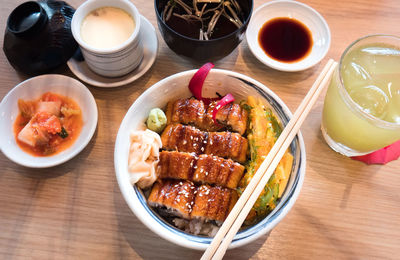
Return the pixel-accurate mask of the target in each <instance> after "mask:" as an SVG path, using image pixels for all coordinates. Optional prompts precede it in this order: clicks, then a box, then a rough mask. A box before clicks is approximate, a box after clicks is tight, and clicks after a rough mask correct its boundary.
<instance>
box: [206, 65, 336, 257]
mask: <svg viewBox="0 0 400 260" xmlns="http://www.w3.org/2000/svg"><path fill="white" fill-rule="evenodd" d="M336 65H337V63H336V62H334V61H333V60H332V59H330V60H329V61H328V62H327V64H326V65H325V67H324V69H323V70H322V72H321V73H320V75H319V76H318V78H317V79H316V81H315V82H314V84H313V86H312V87H311V89H310V91H309V92H308V93H307V95H306V96H305V98H304V99H303V101H302V103H301V104H300V106H299V107H298V108H297V110H296V112H295V114H294V115H293V117H292V118H291V119H290V121H289V123H288V124H287V125H286V127H285V128H284V130H283V132H282V133H281V135H280V136H279V138H278V140H277V141H276V143H275V144H274V146H273V147H272V149H271V151H270V152H269V154H268V155H267V157H266V158H265V159H264V161H263V163H262V164H261V165H260V167H259V169H258V170H257V172H256V174H255V175H254V176H253V178H252V180H251V181H250V183H249V184H248V185H247V187H246V189H245V190H244V192H243V193H242V195H241V196H240V198H239V200H238V201H237V202H236V204H235V206H234V207H233V209H232V211H231V212H230V213H229V215H228V217H227V218H226V220H225V221H224V223H223V224H222V226H221V228H220V229H219V231H218V232H217V234H216V236H215V237H214V239H213V241H212V242H211V244H210V246H209V247H208V248H207V250H206V251H205V252H204V254H203V256H202V257H201V259H202V260H205V259H222V257H223V256H224V254H225V252H226V250H227V248H228V246H229V244H230V243H231V241H232V239H233V237H234V236H235V234H236V233H237V232H238V230H239V228H240V227H241V225H242V223H243V221H244V220H245V219H246V217H247V215H248V213H249V212H250V210H251V208H252V207H253V205H254V203H255V202H256V200H257V198H258V196H259V195H260V193H261V192H262V190H263V189H264V187H265V185H266V184H267V183H268V180H269V178H270V177H271V175H272V174H273V172H274V171H275V168H276V167H277V166H278V164H279V161H280V160H281V158H282V156H283V155H284V153H285V151H286V149H287V148H288V147H289V145H290V143H291V142H292V140H293V138H294V137H295V136H296V135H297V132H298V131H299V129H300V126H301V125H302V123H303V122H304V120H305V118H306V116H307V115H308V113H309V112H310V110H311V108H312V106H313V105H314V104H315V102H316V100H317V98H318V96H319V95H320V93H321V91H322V89H323V88H324V86H325V85H327V83H328V80H329V79H330V76H331V75H332V73H333V70H334V69H335V67H336ZM221 242H222V243H221Z"/></svg>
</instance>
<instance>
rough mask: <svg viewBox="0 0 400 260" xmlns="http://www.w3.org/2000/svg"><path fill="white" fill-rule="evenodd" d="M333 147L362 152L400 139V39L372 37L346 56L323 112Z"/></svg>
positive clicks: (324, 130)
mask: <svg viewBox="0 0 400 260" xmlns="http://www.w3.org/2000/svg"><path fill="white" fill-rule="evenodd" d="M321 130H322V134H323V136H324V138H325V140H326V142H327V143H328V145H329V146H330V147H331V148H332V149H333V150H335V151H337V152H339V153H341V154H343V155H346V156H359V155H364V154H368V153H371V152H373V151H375V150H378V149H380V148H383V147H385V146H387V145H390V144H392V143H394V142H396V141H397V140H400V38H399V37H396V36H390V35H370V36H366V37H363V38H361V39H358V40H356V41H355V42H353V43H352V44H351V45H350V46H349V47H348V48H347V49H346V50H345V52H344V53H343V54H342V57H341V58H340V63H339V65H338V67H337V68H336V71H335V72H334V74H333V76H332V78H331V82H330V84H329V87H328V90H327V93H326V96H325V101H324V109H323V114H322V124H321Z"/></svg>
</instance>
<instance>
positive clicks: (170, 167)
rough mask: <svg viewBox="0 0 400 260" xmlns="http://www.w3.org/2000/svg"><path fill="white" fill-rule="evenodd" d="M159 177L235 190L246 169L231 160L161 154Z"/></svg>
mask: <svg viewBox="0 0 400 260" xmlns="http://www.w3.org/2000/svg"><path fill="white" fill-rule="evenodd" d="M156 169H157V170H156V171H157V176H158V178H161V179H167V178H169V179H178V180H189V181H193V182H196V183H208V184H215V185H220V186H222V187H227V188H231V189H235V188H236V187H237V186H238V184H239V181H240V179H241V178H242V176H243V173H244V167H243V166H242V165H240V164H239V163H236V162H234V161H232V160H231V159H224V158H221V157H218V156H212V155H208V154H201V155H200V156H196V155H194V154H190V153H182V152H175V151H173V152H167V151H162V152H161V153H160V161H159V162H158V165H157V168H156Z"/></svg>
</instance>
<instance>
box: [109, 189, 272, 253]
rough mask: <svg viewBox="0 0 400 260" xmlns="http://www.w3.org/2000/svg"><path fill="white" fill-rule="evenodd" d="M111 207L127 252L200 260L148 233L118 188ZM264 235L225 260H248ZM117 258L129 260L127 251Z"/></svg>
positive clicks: (121, 251) (123, 251)
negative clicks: (127, 246)
mask: <svg viewBox="0 0 400 260" xmlns="http://www.w3.org/2000/svg"><path fill="white" fill-rule="evenodd" d="M114 207H115V212H116V215H117V216H116V217H117V220H118V229H119V233H121V234H122V235H123V236H124V237H125V239H126V241H127V242H128V243H129V246H130V247H131V249H132V250H133V251H134V252H135V253H136V254H137V255H139V256H140V257H142V258H143V259H155V258H160V256H162V259H200V257H201V256H202V254H203V251H197V250H192V249H187V248H183V247H180V246H177V245H175V244H173V243H170V242H168V241H166V240H164V239H162V238H160V237H159V236H158V235H156V234H154V233H153V232H152V231H151V230H149V229H148V228H147V227H146V226H145V225H144V224H142V223H141V222H140V220H139V219H138V218H137V217H136V216H135V215H134V214H133V213H132V211H131V210H130V209H129V207H128V205H127V204H126V203H125V200H124V199H123V197H122V194H121V192H120V191H119V187H118V184H117V183H115V187H114ZM267 238H268V235H264V236H262V237H261V238H259V239H257V240H256V241H254V242H252V243H251V246H249V245H247V246H243V247H240V248H235V249H232V250H228V251H227V253H226V255H225V256H226V258H227V259H249V258H250V257H251V256H253V255H254V254H255V253H256V252H257V251H258V250H259V248H260V247H261V246H262V245H263V244H264V243H265V241H266V240H267ZM119 253H120V255H119V256H118V257H119V258H126V257H132V252H130V249H129V248H128V249H127V248H125V247H123V245H122V244H120V252H119Z"/></svg>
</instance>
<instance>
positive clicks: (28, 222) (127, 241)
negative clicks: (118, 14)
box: [0, 0, 400, 259]
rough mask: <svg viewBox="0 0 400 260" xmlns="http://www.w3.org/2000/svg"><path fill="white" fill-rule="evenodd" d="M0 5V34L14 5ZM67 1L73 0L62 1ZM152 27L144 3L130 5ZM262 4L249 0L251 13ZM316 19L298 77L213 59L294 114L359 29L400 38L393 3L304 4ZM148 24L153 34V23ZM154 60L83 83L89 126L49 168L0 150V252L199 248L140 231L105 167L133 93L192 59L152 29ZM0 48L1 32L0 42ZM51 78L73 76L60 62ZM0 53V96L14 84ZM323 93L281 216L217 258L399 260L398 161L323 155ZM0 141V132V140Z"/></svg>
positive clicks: (246, 53) (243, 60) (167, 255)
mask: <svg viewBox="0 0 400 260" xmlns="http://www.w3.org/2000/svg"><path fill="white" fill-rule="evenodd" d="M21 2H23V1H22V0H18V1H11V0H7V1H2V4H1V5H2V6H1V8H0V17H1V18H0V31H1V32H4V30H5V25H6V18H7V16H8V15H9V13H10V12H11V11H12V10H13V9H14V8H15V7H16V6H17V5H18V4H19V3H21ZM69 2H70V4H72V5H73V6H74V7H78V6H79V4H80V3H81V2H82V1H78V0H69ZM133 2H134V3H135V4H136V6H137V7H138V9H139V11H140V12H141V13H142V14H144V15H145V16H146V17H147V18H148V19H149V20H150V21H151V23H152V24H153V25H154V26H155V27H157V23H156V18H155V14H154V9H153V1H150V0H135V1H133ZM263 2H264V1H258V0H257V1H255V8H257V7H258V6H260V5H261V4H262V3H263ZM304 2H305V3H306V4H308V5H310V6H312V7H313V8H315V9H316V10H318V11H319V12H320V13H321V14H322V15H323V16H324V17H325V19H326V20H327V22H328V24H329V26H330V28H331V32H332V44H331V48H330V51H329V53H328V55H327V56H326V58H325V59H324V60H323V61H322V62H321V63H320V64H318V65H317V66H315V67H313V68H311V69H309V70H306V71H303V72H297V73H284V72H278V71H275V70H273V69H269V68H267V67H266V66H264V65H263V64H262V63H260V62H259V61H258V60H257V59H256V58H255V57H253V55H252V54H251V52H250V50H249V49H248V46H247V43H246V42H245V41H244V42H242V44H241V45H240V46H239V47H238V48H237V49H236V50H235V51H234V52H233V53H232V54H230V55H229V56H228V57H226V58H224V59H222V60H220V61H218V62H216V67H217V68H222V69H228V70H233V71H237V72H240V73H243V74H245V75H248V76H250V77H252V78H254V79H256V80H258V81H261V82H262V83H264V84H265V85H267V86H268V87H269V88H271V89H272V90H273V91H274V92H275V93H277V94H278V95H279V96H280V97H281V98H282V99H283V100H284V102H286V104H287V105H288V106H289V108H290V109H291V110H292V111H294V110H295V109H296V107H297V106H298V105H299V103H300V102H301V100H302V98H303V96H304V95H305V94H306V92H307V90H308V89H309V87H310V86H311V84H312V82H313V81H314V79H315V78H316V76H317V74H318V73H319V72H320V70H321V69H322V66H323V64H325V62H326V61H327V59H328V58H329V57H331V58H334V59H336V60H338V59H339V57H340V54H341V53H342V52H343V50H344V49H345V47H346V46H347V45H349V44H350V43H351V42H352V41H353V40H355V39H357V38H359V37H361V36H363V35H367V34H372V33H387V34H397V35H400V26H399V25H400V2H399V1H398V0H379V1H367V0H353V1H347V0H335V1H331V0H305V1H304ZM157 31H158V30H157ZM158 36H159V37H158V38H159V44H160V48H159V52H158V56H157V60H156V62H155V64H154V65H153V67H152V68H151V69H150V70H149V71H148V72H147V73H146V74H145V75H144V76H143V77H141V78H140V79H139V80H137V81H135V82H134V83H132V84H129V85H127V86H124V87H119V88H114V89H102V88H96V87H92V86H87V87H88V88H89V89H90V91H91V92H92V93H93V95H94V97H95V99H96V102H97V105H98V108H99V121H98V127H97V131H96V133H95V135H94V137H93V138H92V140H91V142H90V143H89V145H88V146H87V147H86V148H85V149H84V150H83V151H82V152H81V153H80V154H79V155H78V156H76V157H75V158H73V159H72V160H70V161H68V162H66V163H64V164H62V165H60V166H57V167H53V168H50V169H29V168H25V167H22V166H19V165H17V164H15V163H13V162H11V161H9V160H8V159H7V158H6V157H5V156H4V155H3V154H2V153H0V258H1V259H10V258H31V257H34V258H36V259H58V258H61V259H62V258H88V259H120V258H144V259H195V258H199V257H200V256H201V254H202V253H201V252H198V251H193V250H189V249H185V248H181V247H179V246H176V245H174V244H172V243H170V242H167V241H165V240H163V239H161V238H160V237H158V236H157V235H155V234H154V233H152V232H151V231H150V230H149V229H147V228H146V227H145V226H144V225H143V224H142V223H141V222H140V221H139V220H138V219H137V218H136V217H135V215H134V214H133V213H132V212H131V211H130V209H129V208H128V206H127V205H126V203H125V201H124V199H123V197H122V195H121V193H120V191H119V188H118V185H117V181H116V178H115V173H114V165H113V155H114V141H115V138H116V135H117V131H118V127H119V125H120V123H121V121H122V118H123V117H124V115H125V113H126V112H127V110H128V108H129V107H130V106H131V104H132V103H133V102H134V101H135V99H136V98H137V97H138V96H139V95H140V94H141V93H142V92H143V91H144V90H146V89H147V88H148V87H150V86H151V85H153V84H154V83H156V82H157V81H159V80H161V79H163V78H165V77H167V76H169V75H171V74H174V73H177V72H180V71H184V70H189V69H194V68H197V67H199V65H200V64H196V63H192V62H191V61H188V60H186V59H184V58H181V57H178V56H177V55H176V54H175V53H173V52H172V51H171V50H170V49H169V48H168V47H167V46H166V44H165V43H164V41H163V40H162V38H161V36H160V34H159V32H158ZM1 45H3V37H1ZM55 73H61V74H65V75H69V76H72V77H73V75H72V73H71V72H70V71H69V70H68V68H67V67H66V66H64V67H62V68H60V69H57V70H56V71H55ZM26 78H27V77H26V76H25V75H22V74H19V73H17V72H16V71H15V70H14V69H13V68H12V67H11V66H10V64H9V63H8V61H7V60H6V58H5V55H4V53H3V52H1V53H0V97H1V98H3V97H4V96H5V95H6V94H7V92H8V91H10V90H11V89H12V88H13V87H14V86H15V85H16V84H18V83H19V82H21V81H23V80H25V79H26ZM322 105H323V96H321V97H320V98H319V100H318V102H317V104H316V106H315V107H314V108H313V110H312V111H311V114H310V115H309V117H308V118H307V120H306V122H305V124H304V126H303V127H302V133H303V136H304V139H305V143H306V148H307V170H306V179H305V182H304V185H303V189H302V191H301V193H300V196H299V198H298V200H297V202H296V204H295V205H294V207H293V208H292V210H291V211H290V212H289V214H288V215H287V216H286V217H285V218H284V220H283V221H282V222H281V223H280V224H279V225H278V226H277V227H276V228H275V229H274V230H273V231H272V232H271V234H270V236H269V237H262V238H260V239H258V240H257V241H255V242H254V243H252V244H251V245H247V246H244V247H242V248H238V249H234V250H230V251H228V252H227V255H226V259H247V258H253V259H266V258H268V259H287V258H290V259H291V258H293V259H310V258H324V259H325V258H328V259H333V258H334V259H337V258H341V259H367V258H368V259H370V258H393V259H394V258H398V253H399V252H400V192H399V190H400V161H399V160H397V161H394V162H391V163H389V164H387V165H384V166H381V165H374V166H366V165H365V164H363V163H361V162H358V161H353V160H351V159H348V158H345V157H343V156H341V155H339V154H337V153H335V152H333V151H332V150H331V149H330V148H329V147H328V146H327V145H326V144H325V142H324V141H323V138H322V135H321V132H320V130H319V129H320V123H321V111H322ZM0 138H1V137H0Z"/></svg>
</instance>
